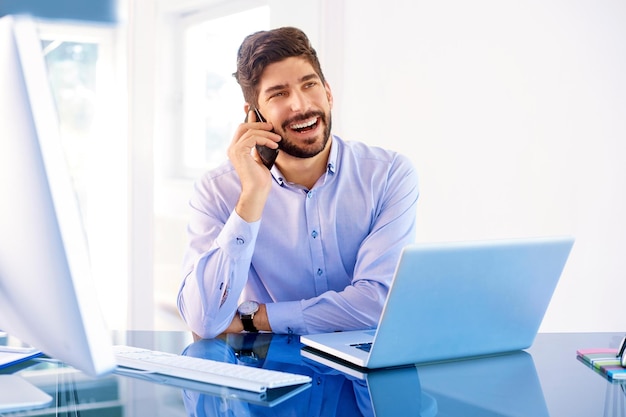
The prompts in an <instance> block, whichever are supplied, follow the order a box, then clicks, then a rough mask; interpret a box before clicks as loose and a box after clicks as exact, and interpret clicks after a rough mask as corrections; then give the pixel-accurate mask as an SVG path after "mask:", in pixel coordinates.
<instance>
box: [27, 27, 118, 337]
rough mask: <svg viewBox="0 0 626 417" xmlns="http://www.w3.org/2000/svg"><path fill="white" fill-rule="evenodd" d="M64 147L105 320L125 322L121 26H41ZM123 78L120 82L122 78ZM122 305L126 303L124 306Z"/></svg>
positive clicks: (116, 322)
mask: <svg viewBox="0 0 626 417" xmlns="http://www.w3.org/2000/svg"><path fill="white" fill-rule="evenodd" d="M39 31H40V36H41V40H42V48H43V53H44V58H45V61H46V64H47V67H48V77H49V81H50V86H51V89H52V94H53V97H54V99H55V104H56V108H57V113H58V116H59V128H60V134H61V140H62V142H63V148H64V151H65V155H66V158H67V162H68V165H69V168H70V173H71V175H72V180H73V182H74V188H75V190H76V194H77V198H78V201H79V205H80V209H81V212H82V217H83V222H84V225H85V229H86V235H87V241H88V243H89V249H90V257H91V265H92V271H93V276H94V280H95V283H96V286H97V290H98V295H99V297H100V304H101V306H102V309H103V313H104V316H105V320H106V321H107V324H108V325H109V326H110V327H116V328H120V327H122V328H123V327H124V326H125V325H126V309H125V308H120V303H119V300H120V298H122V299H123V300H126V297H125V294H126V281H127V275H128V274H127V259H126V257H127V254H126V253H127V250H126V246H127V245H126V241H127V235H128V234H127V227H126V224H127V219H126V212H127V196H126V195H127V189H128V188H127V184H126V178H127V175H126V165H127V164H126V134H125V132H126V130H125V123H124V119H123V118H122V116H121V114H122V113H121V112H120V113H115V112H114V109H119V108H120V107H121V106H120V104H124V103H125V98H126V94H125V93H124V91H123V89H122V88H116V85H117V84H116V83H115V82H114V80H115V79H116V73H117V70H116V68H117V66H116V65H115V53H114V50H115V29H114V28H106V27H102V26H89V25H73V24H43V23H40V24H39ZM120 78H121V77H120ZM121 305H125V303H122V304H121Z"/></svg>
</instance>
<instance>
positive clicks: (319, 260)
mask: <svg viewBox="0 0 626 417" xmlns="http://www.w3.org/2000/svg"><path fill="white" fill-rule="evenodd" d="M317 197H318V196H317V193H316V192H315V191H309V192H308V193H307V195H306V203H305V210H306V219H307V225H308V229H309V231H310V232H309V235H310V236H311V239H310V240H309V245H310V248H311V261H312V265H311V266H312V267H313V274H314V277H315V291H316V293H317V294H318V295H319V294H322V293H324V292H326V291H328V282H327V281H326V277H325V276H324V265H325V262H324V251H323V250H322V239H320V229H319V225H320V219H319V208H318V198H317Z"/></svg>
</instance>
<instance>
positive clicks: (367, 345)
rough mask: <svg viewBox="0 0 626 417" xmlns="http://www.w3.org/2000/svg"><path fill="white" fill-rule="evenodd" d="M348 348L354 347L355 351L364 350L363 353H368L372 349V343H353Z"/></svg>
mask: <svg viewBox="0 0 626 417" xmlns="http://www.w3.org/2000/svg"><path fill="white" fill-rule="evenodd" d="M350 346H352V347H355V348H357V349H361V350H364V351H365V352H369V351H370V350H371V349H372V342H367V343H354V344H352V345H350Z"/></svg>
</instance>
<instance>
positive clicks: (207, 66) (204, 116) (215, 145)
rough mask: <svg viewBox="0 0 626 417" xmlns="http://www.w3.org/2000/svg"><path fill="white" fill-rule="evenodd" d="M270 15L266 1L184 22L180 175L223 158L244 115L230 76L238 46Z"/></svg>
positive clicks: (263, 27) (195, 172)
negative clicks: (205, 18)
mask: <svg viewBox="0 0 626 417" xmlns="http://www.w3.org/2000/svg"><path fill="white" fill-rule="evenodd" d="M269 15H270V13H269V6H262V7H256V8H253V9H248V10H245V11H241V12H237V13H233V14H229V15H226V16H221V17H216V18H211V19H207V20H203V21H201V22H196V21H194V22H190V23H189V24H187V25H185V26H184V30H183V51H184V52H183V53H184V56H183V60H182V63H183V71H182V74H183V76H182V80H183V86H182V95H183V101H182V103H183V107H182V112H183V116H182V141H181V142H180V146H181V147H182V149H181V150H180V153H179V155H180V161H179V163H178V166H179V174H182V176H187V177H189V176H191V177H197V176H198V175H199V174H200V173H201V172H203V171H205V170H206V169H208V168H212V167H215V166H217V165H218V164H219V163H220V162H222V161H224V159H225V157H226V149H227V147H228V144H229V143H230V140H231V137H232V133H233V132H234V130H235V128H236V126H237V125H238V124H240V123H241V122H242V120H243V118H244V113H243V96H242V94H241V89H240V88H239V85H238V84H237V82H236V81H235V79H234V77H233V76H232V74H233V72H234V71H235V66H236V56H237V55H236V54H237V49H238V48H239V45H240V44H241V42H242V41H243V39H244V37H245V36H247V35H249V34H250V33H253V32H256V31H259V30H267V29H268V28H269V23H270V21H269Z"/></svg>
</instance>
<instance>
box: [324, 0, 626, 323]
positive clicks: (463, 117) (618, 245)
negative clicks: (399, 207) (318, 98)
mask: <svg viewBox="0 0 626 417" xmlns="http://www.w3.org/2000/svg"><path fill="white" fill-rule="evenodd" d="M337 4H338V6H339V4H341V2H337ZM341 8H342V10H341V14H342V15H343V16H344V24H343V25H342V26H341V27H331V28H327V30H329V31H330V33H334V34H335V35H336V37H337V39H340V40H341V42H340V43H339V45H340V47H341V48H343V51H342V53H343V56H344V57H345V59H344V61H343V62H341V63H338V64H334V63H333V62H323V63H322V65H323V66H324V67H325V68H329V67H330V68H331V71H336V68H339V70H340V71H341V74H342V77H341V78H339V79H335V80H333V79H330V82H331V86H332V85H337V84H338V85H339V88H340V90H341V94H342V96H341V97H340V106H338V107H336V108H335V112H334V120H333V122H334V125H335V126H336V129H335V133H337V134H339V135H340V136H343V137H344V138H345V139H352V140H363V141H365V142H368V143H371V144H378V145H383V146H386V147H391V148H394V149H397V150H400V151H402V152H404V153H406V154H407V155H409V156H410V157H411V158H412V160H413V161H414V163H415V165H416V166H417V169H418V171H419V173H420V176H421V191H422V194H421V202H420V206H419V209H418V217H419V228H418V229H419V230H418V236H417V239H418V241H441V240H460V239H479V238H491V237H496V238H498V237H518V236H533V235H551V234H572V235H574V236H575V237H576V238H577V242H576V244H575V247H574V250H573V252H572V254H571V256H570V259H569V262H568V265H567V267H566V270H565V272H564V274H563V277H562V280H561V282H560V284H559V287H558V288H557V291H556V293H555V295H554V298H553V301H552V304H551V306H550V308H549V310H548V313H547V315H546V317H545V320H544V322H543V325H542V328H541V330H542V331H605V330H611V331H618V330H624V328H625V326H626V323H625V321H624V319H623V314H621V313H620V310H621V306H622V305H623V304H624V302H623V296H624V294H625V293H626V280H625V279H624V278H623V275H624V271H625V270H626V265H625V264H626V262H625V259H626V256H624V254H623V252H624V251H625V248H626V221H624V220H623V216H624V213H626V164H625V163H624V160H625V158H626V42H625V41H624V40H625V39H626V25H624V22H626V2H623V1H611V0H574V1H569V0H568V1H565V0H560V1H544V0H526V1H523V2H517V1H515V2H514V1H501V0H478V1H472V2H467V1H464V0H451V1H435V0H430V1H412V0H405V1H401V0H394V1H389V2H374V1H370V2H363V1H357V0H345V1H344V2H343V4H342V5H341ZM328 45H329V43H326V44H325V45H324V46H328ZM336 55H337V54H336V52H335V53H333V52H331V51H327V50H325V51H322V56H336ZM333 68H335V69H333ZM335 90H337V89H335Z"/></svg>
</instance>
